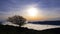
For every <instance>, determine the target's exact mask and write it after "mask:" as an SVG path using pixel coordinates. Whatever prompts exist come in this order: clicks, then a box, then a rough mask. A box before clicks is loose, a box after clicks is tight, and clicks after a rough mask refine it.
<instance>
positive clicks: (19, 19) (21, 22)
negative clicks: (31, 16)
mask: <svg viewBox="0 0 60 34" xmlns="http://www.w3.org/2000/svg"><path fill="white" fill-rule="evenodd" d="M7 20H8V21H9V22H12V23H13V24H17V25H20V26H22V25H24V24H25V22H26V19H25V18H23V17H22V16H18V15H15V16H12V17H8V19H7Z"/></svg>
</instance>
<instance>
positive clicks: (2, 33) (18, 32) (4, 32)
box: [0, 25, 60, 34]
mask: <svg viewBox="0 0 60 34" xmlns="http://www.w3.org/2000/svg"><path fill="white" fill-rule="evenodd" d="M0 34H60V28H55V29H47V30H42V31H37V30H33V29H28V28H22V27H14V26H8V25H0Z"/></svg>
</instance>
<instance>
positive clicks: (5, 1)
mask: <svg viewBox="0 0 60 34" xmlns="http://www.w3.org/2000/svg"><path fill="white" fill-rule="evenodd" d="M29 7H33V8H37V9H38V13H39V15H38V17H37V18H36V19H35V20H38V19H40V20H60V0H0V19H5V18H6V17H8V16H12V15H22V16H24V17H26V12H25V11H26V9H28V8H29ZM26 18H28V17H26Z"/></svg>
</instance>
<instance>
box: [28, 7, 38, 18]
mask: <svg viewBox="0 0 60 34" xmlns="http://www.w3.org/2000/svg"><path fill="white" fill-rule="evenodd" d="M27 14H28V15H29V16H30V17H35V16H37V14H38V10H37V9H36V8H33V7H31V8H28V9H27Z"/></svg>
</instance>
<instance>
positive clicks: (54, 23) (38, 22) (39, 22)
mask: <svg viewBox="0 0 60 34" xmlns="http://www.w3.org/2000/svg"><path fill="white" fill-rule="evenodd" d="M29 23H33V24H46V25H60V21H35V22H29Z"/></svg>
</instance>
